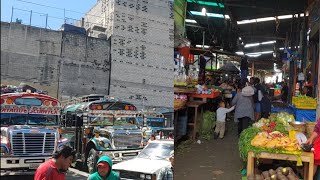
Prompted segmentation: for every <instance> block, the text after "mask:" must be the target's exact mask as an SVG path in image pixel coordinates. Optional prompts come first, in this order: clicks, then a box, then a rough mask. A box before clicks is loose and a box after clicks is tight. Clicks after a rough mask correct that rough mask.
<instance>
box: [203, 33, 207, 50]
mask: <svg viewBox="0 0 320 180" xmlns="http://www.w3.org/2000/svg"><path fill="white" fill-rule="evenodd" d="M205 34H206V32H205V31H203V32H202V49H204V38H205Z"/></svg>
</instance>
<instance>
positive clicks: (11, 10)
mask: <svg viewBox="0 0 320 180" xmlns="http://www.w3.org/2000/svg"><path fill="white" fill-rule="evenodd" d="M12 18H13V6H12V9H11V21H10V22H12Z"/></svg>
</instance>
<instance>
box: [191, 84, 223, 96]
mask: <svg viewBox="0 0 320 180" xmlns="http://www.w3.org/2000/svg"><path fill="white" fill-rule="evenodd" d="M196 88H197V94H213V93H214V92H218V91H219V92H221V91H220V90H218V89H214V88H209V87H208V86H206V85H199V84H198V85H196Z"/></svg>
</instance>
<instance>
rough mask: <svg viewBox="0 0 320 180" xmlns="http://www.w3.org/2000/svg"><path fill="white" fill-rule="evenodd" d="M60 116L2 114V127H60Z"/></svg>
mask: <svg viewBox="0 0 320 180" xmlns="http://www.w3.org/2000/svg"><path fill="white" fill-rule="evenodd" d="M58 121H59V116H58V115H42V114H14V113H1V125H4V126H8V125H47V126H48V125H58Z"/></svg>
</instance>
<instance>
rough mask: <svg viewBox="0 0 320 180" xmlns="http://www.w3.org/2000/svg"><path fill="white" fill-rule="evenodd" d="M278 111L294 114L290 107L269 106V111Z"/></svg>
mask: <svg viewBox="0 0 320 180" xmlns="http://www.w3.org/2000/svg"><path fill="white" fill-rule="evenodd" d="M279 112H287V113H289V114H294V111H293V110H292V109H291V108H278V107H273V108H271V113H279Z"/></svg>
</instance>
